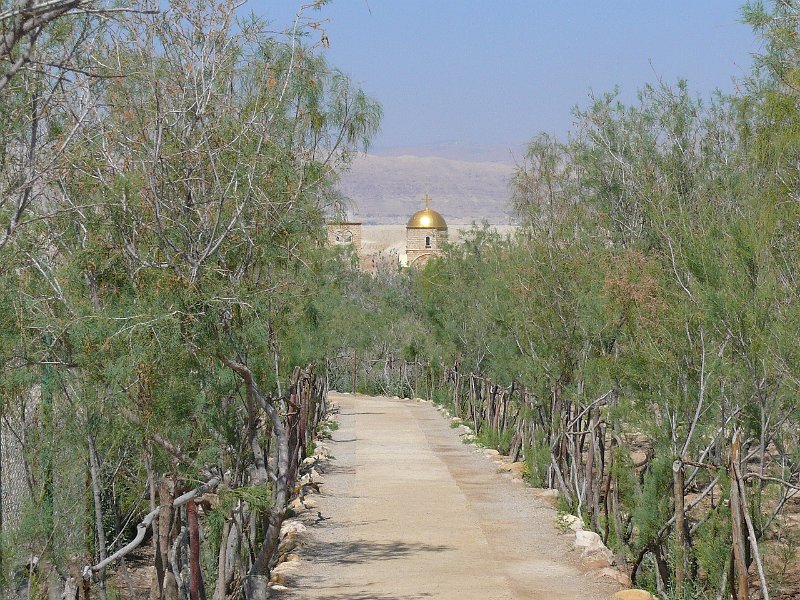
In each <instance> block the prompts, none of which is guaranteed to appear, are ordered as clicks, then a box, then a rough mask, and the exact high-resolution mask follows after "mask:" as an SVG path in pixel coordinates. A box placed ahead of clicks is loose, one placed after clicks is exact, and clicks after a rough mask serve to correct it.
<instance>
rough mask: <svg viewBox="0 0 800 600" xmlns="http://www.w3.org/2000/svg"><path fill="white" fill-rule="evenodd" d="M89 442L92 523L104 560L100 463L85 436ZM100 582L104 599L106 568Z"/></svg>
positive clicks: (101, 596)
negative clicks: (92, 505)
mask: <svg viewBox="0 0 800 600" xmlns="http://www.w3.org/2000/svg"><path fill="white" fill-rule="evenodd" d="M87 441H88V442H89V472H90V473H91V476H92V498H93V500H94V523H95V532H96V534H97V547H98V554H99V556H100V561H101V562H102V561H104V560H105V559H106V558H107V556H108V554H107V551H106V532H105V529H104V527H103V502H102V498H101V494H100V480H99V478H100V465H99V464H98V460H97V452H96V450H95V446H94V439H93V438H92V436H91V435H89V436H87ZM98 580H99V583H100V593H99V596H100V600H106V570H105V569H101V571H100V573H99V577H98Z"/></svg>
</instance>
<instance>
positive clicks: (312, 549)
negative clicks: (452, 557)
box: [307, 540, 452, 565]
mask: <svg viewBox="0 0 800 600" xmlns="http://www.w3.org/2000/svg"><path fill="white" fill-rule="evenodd" d="M451 549H452V548H450V546H431V545H430V544H407V543H405V542H370V541H367V540H356V541H353V542H348V543H344V544H336V545H332V544H315V545H313V546H311V545H310V546H308V547H307V552H308V558H309V560H310V561H312V562H320V563H330V564H344V565H346V564H359V563H364V562H367V561H373V560H394V559H397V558H404V557H406V556H409V555H411V554H418V553H421V552H445V551H447V550H451Z"/></svg>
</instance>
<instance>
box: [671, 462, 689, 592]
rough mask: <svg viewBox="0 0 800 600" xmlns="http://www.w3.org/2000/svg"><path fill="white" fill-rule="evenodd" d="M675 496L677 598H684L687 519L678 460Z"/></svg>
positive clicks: (673, 466)
mask: <svg viewBox="0 0 800 600" xmlns="http://www.w3.org/2000/svg"><path fill="white" fill-rule="evenodd" d="M672 474H673V481H674V496H675V596H676V597H677V598H681V597H682V596H683V585H684V581H685V579H686V519H685V515H684V514H683V511H684V498H683V460H682V459H681V458H678V459H676V460H675V462H673V463H672Z"/></svg>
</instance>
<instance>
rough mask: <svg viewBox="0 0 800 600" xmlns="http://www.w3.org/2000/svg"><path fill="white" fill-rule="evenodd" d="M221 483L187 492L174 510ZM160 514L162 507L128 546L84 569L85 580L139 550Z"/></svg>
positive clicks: (150, 515)
mask: <svg viewBox="0 0 800 600" xmlns="http://www.w3.org/2000/svg"><path fill="white" fill-rule="evenodd" d="M219 482H220V478H219V477H214V478H212V479H209V480H208V481H207V482H206V483H204V484H203V485H201V486H198V487H196V488H195V489H193V490H191V491H189V492H186V493H185V494H183V495H182V496H178V497H177V498H175V500H174V501H173V502H172V506H173V507H174V508H178V507H179V506H183V505H184V504H186V503H187V502H190V501H192V500H194V499H195V498H197V497H198V496H202V495H203V494H205V493H206V492H209V491H211V490H213V489H216V487H217V486H218V485H219ZM159 512H161V506H157V507H156V508H154V509H153V510H151V511H150V512H149V513H147V515H146V516H145V518H144V519H142V522H141V523H139V524H138V525H137V526H136V537H134V538H133V539H132V540H131V541H130V542H129V543H128V544H127V545H125V546H123V547H122V548H120V549H119V550H117V551H116V552H115V553H114V554H112V555H111V556H109V557H108V558H106V559H105V560H102V561H100V562H99V563H97V564H96V565H86V566H85V567H83V572H82V575H83V578H84V579H90V578H91V576H92V574H93V573H97V572H99V571H100V570H101V569H103V568H105V567H107V566H108V565H110V564H111V563H113V562H115V561H117V560H119V559H120V558H122V557H123V556H125V555H126V554H129V553H130V552H132V551H133V550H135V549H136V548H138V547H139V544H141V543H142V540H144V536H145V534H146V533H147V529H148V527H150V526H151V525H152V524H153V519H155V518H156V517H157V516H158V513H159Z"/></svg>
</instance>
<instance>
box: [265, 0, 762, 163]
mask: <svg viewBox="0 0 800 600" xmlns="http://www.w3.org/2000/svg"><path fill="white" fill-rule="evenodd" d="M253 6H258V7H260V8H261V7H263V13H262V14H264V15H266V16H268V17H270V18H274V19H275V24H276V25H278V26H281V25H285V24H286V23H287V22H288V19H289V15H290V14H292V12H293V11H294V9H295V7H296V6H297V4H296V3H293V2H291V1H290V0H280V1H277V2H276V1H272V0H270V1H262V2H256V3H255V4H254V5H253ZM317 14H318V16H319V18H320V19H328V21H327V22H326V23H325V28H326V31H327V35H328V37H329V39H330V44H331V46H330V49H329V50H328V51H327V53H328V57H329V60H330V62H331V63H332V64H334V65H336V66H338V67H340V68H341V69H342V70H344V71H345V72H346V73H348V74H349V75H350V76H351V77H352V78H353V80H354V81H355V82H356V83H359V84H360V85H361V86H362V87H363V88H364V89H365V90H366V91H367V92H368V93H369V94H371V95H372V96H374V97H375V98H377V99H378V100H379V101H380V102H381V104H382V105H383V109H384V121H383V127H382V131H381V133H380V135H379V136H378V138H377V139H376V140H375V144H374V148H375V150H376V151H382V150H387V149H390V148H392V147H414V146H423V145H430V144H438V143H442V142H463V143H466V144H476V145H490V146H504V147H518V146H519V144H521V143H523V142H524V141H526V140H528V139H530V138H531V137H533V135H534V134H535V133H537V132H539V131H547V132H550V133H555V134H557V135H559V136H564V135H565V134H566V132H567V131H568V130H569V128H570V125H571V122H572V116H571V110H572V108H573V107H574V106H575V105H576V104H579V105H584V104H586V101H587V93H588V91H589V90H594V91H595V92H603V91H607V90H610V89H611V88H613V86H614V85H615V84H618V85H619V86H620V89H621V92H622V98H623V99H627V100H632V99H634V98H635V93H636V90H637V89H638V88H639V87H641V85H642V84H644V83H646V82H648V81H654V80H655V78H656V77H657V76H658V77H662V78H664V79H666V80H668V81H675V80H676V79H677V78H678V77H685V78H686V79H687V80H688V81H689V85H690V88H691V89H692V90H694V91H695V92H697V93H698V94H700V95H702V96H707V95H708V94H709V93H710V92H711V91H713V90H714V89H715V88H720V89H722V90H724V91H731V90H733V88H734V83H733V78H735V77H741V76H743V75H744V74H745V73H746V72H747V71H748V69H749V67H750V64H751V53H752V52H755V51H757V50H758V47H757V41H756V40H755V38H754V37H753V35H752V33H751V31H750V29H749V28H748V27H747V26H745V25H743V24H742V23H740V3H739V2H738V1H737V0H727V1H721V0H716V1H712V0H628V1H621V0H614V1H611V0H608V1H604V0H594V1H589V0H572V1H562V0H552V1H545V0H527V1H525V0H505V1H503V0H333V1H332V2H331V3H330V4H329V5H328V6H325V7H324V8H323V9H322V10H321V11H320V12H319V13H317Z"/></svg>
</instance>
